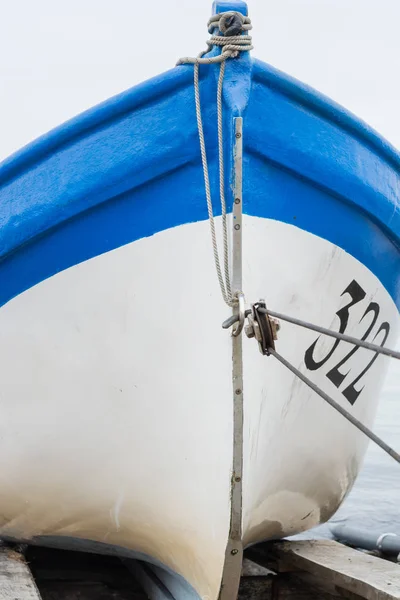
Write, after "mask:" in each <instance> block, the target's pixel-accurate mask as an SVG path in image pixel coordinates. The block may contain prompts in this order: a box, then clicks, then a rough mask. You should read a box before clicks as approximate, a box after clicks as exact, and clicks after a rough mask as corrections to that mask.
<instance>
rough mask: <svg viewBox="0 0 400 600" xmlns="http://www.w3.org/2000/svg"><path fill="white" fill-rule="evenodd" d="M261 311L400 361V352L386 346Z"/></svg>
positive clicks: (275, 313)
mask: <svg viewBox="0 0 400 600" xmlns="http://www.w3.org/2000/svg"><path fill="white" fill-rule="evenodd" d="M259 311H260V312H262V313H264V314H266V315H270V316H271V317H275V318H276V319H281V320H282V321H287V322H288V323H293V324H294V325H299V327H304V328H306V329H312V330H313V331H316V332H317V333H323V334H324V335H329V336H330V337H334V338H336V339H338V340H343V342H348V343H349V344H354V345H355V346H360V348H366V349H367V350H372V351H373V352H378V353H379V354H384V355H385V356H391V357H392V358H397V359H400V352H397V351H396V350H391V349H390V348H385V347H384V346H377V345H376V344H371V343H370V342H364V341H363V340H359V339H357V338H355V337H352V336H351V335H346V334H344V333H338V332H336V331H331V330H330V329H326V328H325V327H320V326H319V325H313V323H307V321H302V320H301V319H295V318H294V317H288V315H284V314H282V313H278V312H274V311H272V310H269V309H268V308H267V309H266V310H265V309H263V308H260V309H259Z"/></svg>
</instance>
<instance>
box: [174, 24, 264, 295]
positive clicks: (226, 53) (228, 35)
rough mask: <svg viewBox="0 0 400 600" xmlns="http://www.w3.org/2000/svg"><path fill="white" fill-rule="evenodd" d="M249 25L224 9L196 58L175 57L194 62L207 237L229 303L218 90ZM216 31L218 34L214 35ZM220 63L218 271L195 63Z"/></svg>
mask: <svg viewBox="0 0 400 600" xmlns="http://www.w3.org/2000/svg"><path fill="white" fill-rule="evenodd" d="M250 29H252V25H251V21H250V19H249V17H245V16H243V15H242V14H240V13H238V12H226V13H222V14H219V15H214V16H212V17H211V19H210V20H209V21H208V32H209V33H210V34H211V37H210V39H209V40H207V46H208V47H207V50H204V51H203V52H201V53H200V54H199V55H198V56H197V57H196V58H190V57H185V58H181V59H180V60H179V61H178V63H177V64H178V65H184V64H193V65H194V94H195V103H196V117H197V129H198V132H199V141H200V152H201V161H202V165H203V174H204V185H205V192H206V199H207V210H208V220H209V222H210V230H211V239H212V245H213V253H214V262H215V268H216V272H217V277H218V281H219V285H220V288H221V293H222V297H223V299H224V301H225V303H226V304H227V305H228V306H233V305H234V304H235V302H236V301H237V300H236V298H234V296H233V294H232V288H231V280H230V269H229V245H228V224H227V212H226V199H225V170H224V137H223V109H222V91H223V83H224V75H225V63H226V61H227V60H228V58H236V57H237V56H239V54H240V53H241V52H249V51H250V50H252V48H253V46H252V39H251V36H250V35H248V33H247V32H248V31H249V30H250ZM215 31H219V32H220V33H221V34H222V35H215ZM214 46H217V47H220V48H221V49H222V51H221V54H218V55H216V56H207V57H205V56H204V55H205V54H207V53H208V52H209V51H210V50H211V49H212V48H213V47H214ZM218 63H219V64H220V72H219V78H218V87H217V115H218V123H217V127H218V161H219V194H220V201H221V211H222V232H223V233H222V235H223V249H224V252H223V254H224V270H223V273H222V268H221V261H220V257H219V250H218V242H217V234H216V230H215V221H214V211H213V203H212V195H211V185H210V176H209V170H208V161H207V151H206V143H205V138H204V128H203V119H202V113H201V101H200V85H199V66H200V65H204V64H218Z"/></svg>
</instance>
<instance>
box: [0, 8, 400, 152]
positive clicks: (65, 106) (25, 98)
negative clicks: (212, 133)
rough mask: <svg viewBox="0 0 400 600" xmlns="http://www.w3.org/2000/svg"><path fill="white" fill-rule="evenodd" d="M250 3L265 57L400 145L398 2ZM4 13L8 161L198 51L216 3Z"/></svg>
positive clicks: (2, 118) (0, 78)
mask: <svg viewBox="0 0 400 600" xmlns="http://www.w3.org/2000/svg"><path fill="white" fill-rule="evenodd" d="M248 4H249V8H250V16H251V17H252V20H253V25H254V29H253V37H254V45H255V50H254V51H253V54H254V55H255V56H257V57H258V58H261V59H262V60H264V61H266V62H269V63H270V64H272V65H274V66H275V67H277V68H279V69H281V70H283V71H285V72H287V73H289V74H290V75H293V76H295V77H297V78H298V79H300V80H302V81H304V82H305V83H308V84H310V85H312V86H313V87H315V88H317V89H319V90H320V91H321V92H323V93H325V94H327V95H328V96H330V97H331V98H333V99H334V100H336V101H337V102H339V103H340V104H342V105H344V106H345V107H346V108H348V109H350V110H351V111H353V112H354V113H356V114H357V115H358V116H360V117H361V118H363V119H364V120H366V121H367V122H368V123H369V124H370V125H372V126H373V127H374V128H375V129H377V130H378V131H379V132H380V133H381V134H383V135H384V136H385V137H386V138H387V139H388V140H389V141H391V142H392V143H393V144H394V145H395V146H397V147H398V148H400V101H399V100H400V76H399V62H400V34H399V23H400V0H249V1H248ZM0 10H1V12H0V14H1V20H0V56H1V57H2V60H1V64H0V124H1V128H0V131H1V135H0V158H4V157H6V156H7V155H8V154H10V153H11V152H13V151H14V150H16V149H18V148H19V147H20V146H22V145H24V144H26V143H27V142H29V141H30V140H32V139H34V138H36V137H37V136H38V135H40V134H42V133H44V132H45V131H48V130H49V129H51V128H53V127H55V126H56V125H58V124H59V123H61V122H63V121H65V120H66V119H68V118H70V117H72V116H74V115H75V114H77V113H79V112H81V111H82V110H84V109H86V108H89V107H91V106H93V105H94V104H97V103H98V102H100V101H102V100H105V99H106V98H108V97H110V96H112V95H114V94H116V93H118V92H120V91H122V90H124V89H127V88H129V87H131V86H132V85H134V84H135V83H138V82H140V81H142V80H144V79H147V78H149V77H151V76H153V75H156V74H157V73H159V72H162V71H164V70H167V69H169V68H171V67H173V66H174V64H175V62H176V60H177V59H178V58H179V57H180V56H187V55H195V54H197V53H198V52H199V51H200V50H202V49H203V48H204V46H205V44H204V40H205V39H206V38H207V37H208V33H207V29H206V22H207V19H208V16H209V14H210V11H211V1H209V0H169V1H168V0H148V1H147V2H144V1H142V2H138V1H137V0H113V1H112V2H111V1H110V0H14V1H13V2H10V0H0ZM151 39H152V40H154V41H153V43H151Z"/></svg>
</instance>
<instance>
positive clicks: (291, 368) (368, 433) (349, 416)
mask: <svg viewBox="0 0 400 600" xmlns="http://www.w3.org/2000/svg"><path fill="white" fill-rule="evenodd" d="M268 313H269V314H272V313H271V312H270V311H268ZM269 352H270V354H271V356H274V357H275V358H276V359H277V360H278V361H279V362H280V363H281V364H282V365H284V366H285V367H286V368H287V369H289V371H291V372H292V373H293V374H294V375H296V376H297V377H298V378H299V379H301V381H303V383H305V384H306V385H308V387H309V388H311V389H312V390H313V391H314V392H315V393H316V394H318V396H320V397H321V398H322V399H323V400H325V402H327V403H328V404H329V405H330V406H332V408H334V409H335V410H336V411H337V412H339V413H340V414H341V415H342V416H343V417H344V418H345V419H347V420H348V421H349V422H350V423H352V425H354V426H355V427H357V429H358V430H359V431H361V432H362V433H364V434H365V435H366V436H367V437H368V438H369V439H370V440H372V441H373V442H375V444H377V445H378V446H379V447H380V448H382V450H384V451H385V452H387V454H389V456H391V457H392V458H394V460H395V461H397V462H398V463H400V454H398V453H397V452H396V451H395V450H394V449H393V448H391V447H390V446H389V445H388V444H386V442H384V441H383V440H381V438H380V437H378V436H377V435H376V434H375V433H374V432H373V431H371V430H370V429H368V427H366V426H365V425H363V423H361V421H359V420H358V419H356V418H355V417H353V415H352V414H351V413H349V411H347V410H346V409H345V408H343V407H342V406H340V404H339V403H338V402H336V401H335V400H333V398H331V397H330V396H328V394H326V393H325V392H324V391H323V390H321V388H320V387H318V386H317V385H316V384H315V383H313V382H312V381H311V380H310V379H308V377H306V376H305V375H303V373H302V372H301V371H299V370H298V369H296V367H294V366H293V365H292V364H290V362H288V361H287V360H286V359H285V358H283V356H281V355H280V354H278V352H276V350H273V349H272V348H270V349H269Z"/></svg>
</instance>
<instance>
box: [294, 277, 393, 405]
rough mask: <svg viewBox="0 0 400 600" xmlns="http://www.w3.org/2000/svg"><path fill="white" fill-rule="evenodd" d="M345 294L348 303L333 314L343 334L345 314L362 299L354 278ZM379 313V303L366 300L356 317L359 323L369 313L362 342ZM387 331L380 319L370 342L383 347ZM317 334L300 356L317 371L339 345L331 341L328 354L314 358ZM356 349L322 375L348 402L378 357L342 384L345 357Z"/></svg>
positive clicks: (337, 342) (359, 287) (352, 401)
mask: <svg viewBox="0 0 400 600" xmlns="http://www.w3.org/2000/svg"><path fill="white" fill-rule="evenodd" d="M345 294H348V295H349V297H350V301H349V302H348V304H346V305H345V306H343V308H341V309H340V310H338V311H337V313H336V314H337V316H338V317H339V321H340V324H339V333H346V329H347V325H348V322H349V317H350V315H351V309H352V308H353V306H355V305H356V304H359V303H360V302H362V301H363V300H364V298H365V296H366V293H365V291H364V290H363V289H362V287H361V286H360V285H359V284H358V283H357V281H354V280H353V281H352V282H351V283H350V285H349V286H347V288H346V289H345V290H344V292H343V293H342V294H341V297H342V296H344V295H345ZM379 312H380V307H379V304H377V303H376V302H370V303H369V305H368V306H367V308H366V309H365V312H364V314H363V316H362V317H361V319H360V323H362V322H363V321H364V320H365V319H366V317H367V316H369V318H368V319H366V322H367V323H369V325H368V327H367V328H366V330H365V333H364V335H363V336H362V338H361V339H362V340H363V341H366V340H367V338H368V336H369V335H370V334H371V332H372V330H373V328H374V327H375V325H376V323H377V321H378V318H379ZM389 332H390V325H389V323H387V321H384V322H383V323H382V324H381V325H380V326H379V328H378V331H377V332H376V334H375V336H374V337H373V339H372V340H371V341H373V342H374V343H375V344H378V343H379V344H380V346H383V345H384V344H385V342H386V340H387V338H388V335H389ZM320 337H321V336H319V337H318V338H317V339H316V340H315V342H314V343H313V344H312V345H311V346H310V347H309V348H308V350H307V351H306V353H305V356H304V362H305V364H306V367H307V369H309V370H310V371H317V370H318V369H320V368H321V367H322V366H323V365H324V364H325V363H327V362H328V361H329V359H330V358H332V357H333V355H334V354H335V351H336V350H337V348H338V346H339V344H340V343H341V340H335V343H334V344H333V347H332V349H331V350H330V351H329V352H328V354H327V355H326V356H325V357H324V358H322V359H321V360H318V361H316V360H315V358H314V353H315V348H316V346H317V344H318V341H319V340H320ZM359 349H360V348H359V347H358V346H354V347H353V348H352V349H351V350H350V351H349V352H348V354H346V356H345V357H344V358H342V360H341V361H339V362H338V363H337V364H335V366H334V367H332V368H331V369H330V370H329V371H328V372H327V374H326V377H327V378H328V379H329V380H330V381H331V382H332V383H333V384H334V385H335V386H336V387H337V388H341V391H342V394H343V396H344V397H345V398H346V399H347V400H348V401H349V402H350V404H354V403H355V401H356V400H357V398H358V396H359V395H360V394H361V392H362V391H363V389H364V386H363V387H361V388H360V389H357V388H356V385H357V384H358V383H359V381H360V379H362V378H363V377H364V375H365V374H366V373H367V372H368V371H369V369H370V368H371V367H372V365H373V364H374V362H375V361H376V359H377V358H378V354H377V353H375V354H373V355H372V358H371V360H370V361H369V362H368V364H367V365H366V366H365V368H364V369H363V370H362V371H361V373H359V374H358V375H357V377H356V378H355V379H353V380H352V381H351V383H349V384H348V385H346V383H348V379H347V378H348V375H349V374H350V370H347V371H346V370H343V367H344V366H345V365H346V363H347V362H348V360H349V359H350V358H351V357H352V356H354V354H356V352H358V350H359ZM342 384H343V385H342Z"/></svg>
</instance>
